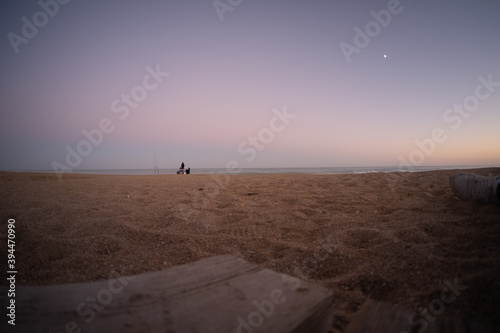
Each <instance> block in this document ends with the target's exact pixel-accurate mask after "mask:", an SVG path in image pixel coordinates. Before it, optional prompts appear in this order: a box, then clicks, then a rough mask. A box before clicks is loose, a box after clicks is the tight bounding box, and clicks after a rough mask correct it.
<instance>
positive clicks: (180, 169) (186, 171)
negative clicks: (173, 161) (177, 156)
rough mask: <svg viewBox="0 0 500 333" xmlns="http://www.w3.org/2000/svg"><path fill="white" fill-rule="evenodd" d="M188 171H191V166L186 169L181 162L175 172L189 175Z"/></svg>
mask: <svg viewBox="0 0 500 333" xmlns="http://www.w3.org/2000/svg"><path fill="white" fill-rule="evenodd" d="M190 173H191V168H187V169H186V170H184V162H182V163H181V167H180V168H179V170H178V171H177V174H178V175H183V174H186V175H189V174H190Z"/></svg>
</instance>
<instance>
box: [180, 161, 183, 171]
mask: <svg viewBox="0 0 500 333" xmlns="http://www.w3.org/2000/svg"><path fill="white" fill-rule="evenodd" d="M180 170H184V162H182V163H181V167H180Z"/></svg>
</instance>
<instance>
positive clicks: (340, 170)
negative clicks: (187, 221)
mask: <svg viewBox="0 0 500 333" xmlns="http://www.w3.org/2000/svg"><path fill="white" fill-rule="evenodd" d="M482 167H491V166H414V167H413V166H412V167H396V166H394V167H323V168H318V167H316V168H311V167H310V168H241V169H239V170H237V171H232V172H228V170H227V169H226V168H199V169H197V168H193V167H191V174H230V175H236V174H242V175H263V174H313V175H323V174H357V173H375V172H379V173H387V172H423V171H434V170H452V169H472V168H482ZM5 171H20V172H23V171H24V172H48V173H54V171H53V170H5ZM176 172H177V169H159V170H158V174H160V175H168V174H176ZM65 173H74V174H101V175H153V174H155V172H154V170H153V169H81V170H78V169H75V170H71V171H65Z"/></svg>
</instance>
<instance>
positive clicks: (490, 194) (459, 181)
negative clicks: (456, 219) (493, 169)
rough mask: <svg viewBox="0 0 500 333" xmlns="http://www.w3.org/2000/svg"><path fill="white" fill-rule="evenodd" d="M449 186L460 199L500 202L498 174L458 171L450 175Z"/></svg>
mask: <svg viewBox="0 0 500 333" xmlns="http://www.w3.org/2000/svg"><path fill="white" fill-rule="evenodd" d="M450 187H451V190H452V191H453V193H454V194H455V195H456V196H457V197H458V198H460V199H461V200H464V201H469V200H470V201H477V202H482V203H488V204H497V205H499V204H500V176H496V177H483V176H478V175H475V174H472V173H458V174H455V175H453V176H451V177H450Z"/></svg>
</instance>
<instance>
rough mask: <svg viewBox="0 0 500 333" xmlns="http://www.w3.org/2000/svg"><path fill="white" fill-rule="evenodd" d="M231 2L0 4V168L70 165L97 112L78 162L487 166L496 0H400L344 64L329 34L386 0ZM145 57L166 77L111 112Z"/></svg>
mask: <svg viewBox="0 0 500 333" xmlns="http://www.w3.org/2000/svg"><path fill="white" fill-rule="evenodd" d="M44 1H45V2H47V3H53V1H54V0H42V2H44ZM61 1H62V0H61ZM240 2H241V3H240V4H239V5H236V6H231V7H230V8H231V9H232V10H227V11H225V12H224V13H223V14H222V15H223V20H221V19H220V17H219V15H218V13H217V11H216V9H215V8H214V4H213V2H212V1H210V0H204V1H201V0H192V1H191V0H190V1H181V0H173V1H172V0H161V1H153V0H145V1H132V0H120V1H118V0H110V1H92V0H90V1H77V0H72V1H70V2H69V3H67V4H59V9H58V12H57V13H56V14H55V15H53V17H49V16H48V15H45V17H48V22H43V19H44V14H40V13H39V12H40V11H42V7H41V6H40V4H39V3H38V2H37V1H2V2H1V4H0V15H1V17H0V27H1V33H2V34H3V37H2V44H1V49H0V50H1V51H0V58H1V76H0V101H1V115H0V154H1V160H0V169H33V170H50V169H52V164H53V162H54V161H57V162H58V163H61V164H63V165H66V166H67V167H70V168H74V167H71V166H69V165H68V163H66V157H67V154H68V153H67V147H70V149H74V150H75V151H76V149H77V146H78V144H79V143H80V142H82V140H86V137H85V136H84V135H83V134H82V131H83V130H87V131H90V130H92V129H96V128H99V124H100V122H101V121H102V119H106V118H108V119H110V121H111V122H112V126H114V127H113V128H114V130H113V131H111V132H110V133H104V134H103V138H102V142H101V143H99V144H97V145H92V146H91V151H90V153H88V155H87V156H81V161H80V162H79V163H78V165H77V166H76V168H77V169H93V168H127V169H131V168H152V166H153V156H154V154H155V153H156V155H157V158H158V164H159V167H160V168H176V167H178V165H179V164H180V162H181V161H184V162H185V163H186V164H187V166H190V167H192V168H203V167H220V168H224V167H226V164H227V162H228V161H230V160H235V161H237V162H238V164H239V165H240V166H243V167H336V166H394V165H399V164H400V163H401V158H404V159H406V160H407V161H413V162H410V163H412V165H420V164H422V165H426V166H435V165H453V166H457V165H460V166H462V165H463V166H467V165H500V129H499V125H500V83H498V84H497V86H496V87H495V86H493V87H492V86H490V87H489V89H490V90H491V91H492V92H491V91H489V90H488V88H487V87H480V88H478V89H479V93H480V96H481V97H482V100H478V99H476V98H475V97H473V96H474V95H475V94H476V90H477V87H478V85H480V84H481V81H480V80H479V79H478V78H479V77H483V78H484V79H486V80H487V79H488V76H490V78H491V80H492V81H494V82H500V60H499V59H500V2H499V1H497V0H480V1H472V0H469V1H464V0H443V1H431V0H414V1H411V0H402V1H401V3H400V6H399V7H398V8H399V13H397V14H391V20H390V22H389V23H388V24H386V27H382V26H380V24H379V27H380V31H376V30H372V31H371V34H372V35H373V37H369V38H370V43H369V44H368V45H367V46H365V47H363V48H359V52H358V53H354V54H352V57H351V59H350V60H351V61H350V62H348V61H347V60H346V57H345V56H344V54H343V52H342V50H341V47H340V45H341V43H343V42H344V43H348V44H350V45H353V46H356V44H355V41H354V39H355V34H356V32H355V30H354V28H355V27H358V28H359V29H361V30H362V31H364V30H365V27H366V24H367V23H369V22H370V21H374V17H373V16H372V14H371V13H370V12H371V11H375V12H380V11H381V10H387V8H388V3H390V2H392V1H378V0H377V1H351V0H339V1H326V0H311V1H304V0H290V1H284V0H283V1H273V0H267V1H257V0H243V1H240ZM220 3H226V4H229V3H233V4H237V3H238V1H237V0H232V1H231V2H230V1H228V0H223V1H220ZM226 6H228V5H226ZM229 6H230V5H229ZM49 8H51V10H53V11H54V10H55V8H54V6H53V5H52V7H49ZM221 8H222V7H221ZM34 16H35V19H37V20H38V22H39V24H40V25H43V23H46V24H45V25H44V26H41V27H40V28H38V32H37V34H36V35H35V36H32V37H31V38H26V40H25V41H27V43H21V44H19V45H18V51H19V52H18V53H16V52H15V50H14V47H13V43H12V42H11V41H10V39H9V34H10V33H13V34H16V35H18V36H20V37H23V25H25V21H23V17H26V18H27V20H28V21H29V22H31V23H33V20H34ZM40 22H41V23H40ZM377 24H378V23H377ZM368 26H369V27H370V26H371V27H372V28H373V29H376V27H377V26H376V25H373V24H371V25H370V24H369V25H368ZM24 30H25V32H28V33H30V31H29V29H28V28H25V29H24ZM10 36H11V37H12V34H11V35H10ZM23 38H24V37H23ZM384 54H385V55H387V57H386V58H384ZM148 66H149V67H150V68H152V69H155V68H156V67H157V66H159V68H160V69H161V71H163V72H168V73H169V75H168V77H166V78H164V79H163V82H161V83H160V84H158V85H157V87H156V88H154V89H152V90H151V91H148V92H147V96H145V98H144V100H143V101H141V102H139V103H138V105H137V107H136V108H134V109H132V108H130V113H129V114H128V116H127V117H124V119H120V116H123V112H118V113H117V112H114V109H113V107H112V104H113V102H114V101H115V100H117V99H118V101H119V102H120V98H121V96H122V95H123V94H130V93H131V91H133V89H134V88H135V89H136V92H137V93H138V92H140V91H141V90H140V89H141V88H137V87H138V86H142V85H143V79H144V77H145V76H146V75H147V74H148V71H147V70H146V68H147V67H148ZM148 83H149V84H150V85H151V84H153V83H154V80H149V81H148ZM143 91H144V90H143ZM464 101H467V102H470V103H472V104H470V105H472V106H469V108H472V109H473V110H474V111H471V112H468V111H467V113H462V114H463V115H461V114H460V113H458V112H456V111H453V106H454V105H455V104H463V103H464ZM474 101H479V104H478V105H473V103H474ZM120 103H121V104H117V105H115V108H116V107H119V106H122V107H123V106H124V105H125V104H123V103H122V102H120ZM285 108H286V110H287V112H288V114H291V115H295V116H296V117H295V118H294V119H290V121H289V124H287V125H286V126H280V127H279V129H280V130H281V131H280V132H276V133H273V138H272V140H271V138H270V137H269V133H270V130H269V129H267V130H266V128H270V122H272V124H274V125H276V124H280V123H279V122H276V123H274V122H273V117H275V113H273V109H275V110H280V111H282V110H284V109H285ZM447 110H450V111H447ZM115 111H116V110H115ZM469 114H470V115H469ZM276 126H277V125H276ZM276 126H274V127H273V128H275V129H276V128H277V127H276ZM436 128H439V129H441V134H440V136H439V137H440V139H441V140H440V142H436V143H434V144H432V145H433V146H434V147H432V145H431V144H430V143H429V142H430V141H429V140H431V138H432V132H433V131H434V130H435V129H436ZM259 133H260V135H261V137H262V138H263V139H264V140H265V141H266V142H265V144H263V143H262V142H261V141H258V144H259V148H263V149H262V150H255V154H252V153H250V150H251V149H254V148H252V146H251V144H250V140H249V136H254V137H257V138H258V135H259ZM443 137H445V139H443ZM258 140H260V139H258ZM416 140H419V141H420V142H424V143H426V144H425V145H423V146H422V147H423V148H419V147H418V146H417V144H416V143H415V141H416ZM83 145H84V144H83ZM80 146H81V147H80V148H82V147H83V146H82V144H81V145H80ZM82 149H83V148H82ZM252 157H254V158H253V159H252Z"/></svg>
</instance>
